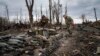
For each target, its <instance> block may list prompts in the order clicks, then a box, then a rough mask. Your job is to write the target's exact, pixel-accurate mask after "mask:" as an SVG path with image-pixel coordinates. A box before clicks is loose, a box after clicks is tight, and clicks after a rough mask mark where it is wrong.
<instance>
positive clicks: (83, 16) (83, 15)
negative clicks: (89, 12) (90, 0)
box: [81, 14, 85, 23]
mask: <svg viewBox="0 0 100 56" xmlns="http://www.w3.org/2000/svg"><path fill="white" fill-rule="evenodd" d="M81 18H82V20H83V23H84V22H85V14H82V15H81Z"/></svg>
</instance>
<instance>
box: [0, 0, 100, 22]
mask: <svg viewBox="0 0 100 56" xmlns="http://www.w3.org/2000/svg"><path fill="white" fill-rule="evenodd" d="M55 1H56V2H57V0H55ZM2 3H5V4H7V5H8V8H9V13H10V17H15V16H16V15H17V14H18V13H19V12H20V10H22V15H23V16H27V15H28V13H27V8H26V4H25V0H0V16H2V15H5V14H4V12H5V10H4V6H3V5H1V4H2ZM60 3H61V4H62V5H63V9H64V7H65V5H66V4H67V6H68V15H69V16H71V17H72V18H73V19H74V20H75V22H79V21H80V20H79V19H80V16H81V14H85V15H86V18H87V19H89V20H94V12H93V8H94V7H95V8H96V9H97V10H96V11H97V16H98V19H100V0H60ZM41 4H42V6H43V11H44V12H43V13H44V14H45V10H46V9H48V0H35V4H34V10H36V9H37V11H38V13H39V14H40V6H41ZM33 14H34V15H35V12H33ZM77 20H78V21H77ZM80 22H81V21H80Z"/></svg>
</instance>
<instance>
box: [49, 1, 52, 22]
mask: <svg viewBox="0 0 100 56" xmlns="http://www.w3.org/2000/svg"><path fill="white" fill-rule="evenodd" d="M49 13H50V24H51V22H52V19H51V18H52V15H51V13H52V0H49Z"/></svg>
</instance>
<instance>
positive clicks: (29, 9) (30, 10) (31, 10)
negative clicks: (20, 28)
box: [25, 0, 34, 30]
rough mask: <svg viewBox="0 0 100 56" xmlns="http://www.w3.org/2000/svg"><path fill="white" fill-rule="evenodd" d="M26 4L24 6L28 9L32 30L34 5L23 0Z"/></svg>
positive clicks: (32, 1) (29, 1)
mask: <svg viewBox="0 0 100 56" xmlns="http://www.w3.org/2000/svg"><path fill="white" fill-rule="evenodd" d="M25 2H26V6H27V9H28V13H29V20H30V28H31V30H32V25H33V15H32V12H33V5H34V0H25Z"/></svg>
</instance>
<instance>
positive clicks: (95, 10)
mask: <svg viewBox="0 0 100 56" xmlns="http://www.w3.org/2000/svg"><path fill="white" fill-rule="evenodd" d="M94 14H95V19H96V21H97V20H98V19H97V13H96V8H94Z"/></svg>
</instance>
